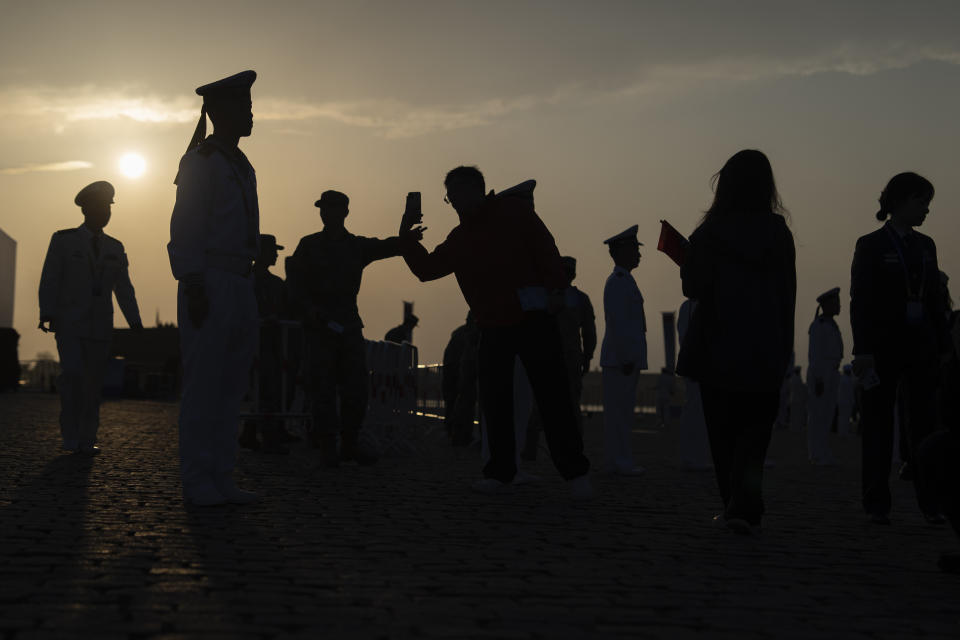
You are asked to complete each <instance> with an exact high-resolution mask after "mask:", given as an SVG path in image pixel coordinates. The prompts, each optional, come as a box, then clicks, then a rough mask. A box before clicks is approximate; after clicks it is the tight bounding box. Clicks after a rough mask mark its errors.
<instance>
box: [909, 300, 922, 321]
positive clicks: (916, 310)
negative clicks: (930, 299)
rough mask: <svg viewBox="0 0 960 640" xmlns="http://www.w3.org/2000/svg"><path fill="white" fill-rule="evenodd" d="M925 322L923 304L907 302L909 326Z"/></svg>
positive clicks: (917, 301) (914, 301)
mask: <svg viewBox="0 0 960 640" xmlns="http://www.w3.org/2000/svg"><path fill="white" fill-rule="evenodd" d="M921 322H923V303H922V302H920V301H919V300H907V324H911V325H916V324H920V323H921Z"/></svg>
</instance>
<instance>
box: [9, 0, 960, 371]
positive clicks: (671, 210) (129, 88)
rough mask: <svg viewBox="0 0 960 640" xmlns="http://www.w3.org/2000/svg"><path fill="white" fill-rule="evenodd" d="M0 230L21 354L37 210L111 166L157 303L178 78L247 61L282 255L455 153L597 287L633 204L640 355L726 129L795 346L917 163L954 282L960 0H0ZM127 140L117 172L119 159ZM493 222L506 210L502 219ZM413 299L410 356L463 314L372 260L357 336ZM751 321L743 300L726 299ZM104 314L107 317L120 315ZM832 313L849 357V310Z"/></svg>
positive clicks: (959, 198)
mask: <svg viewBox="0 0 960 640" xmlns="http://www.w3.org/2000/svg"><path fill="white" fill-rule="evenodd" d="M2 15H3V19H2V22H0V193H2V194H3V195H4V198H3V205H2V209H0V228H3V229H4V231H6V232H7V233H9V234H10V235H11V236H13V237H14V238H15V239H16V240H17V241H18V242H19V247H18V251H19V253H18V275H17V282H16V287H17V297H16V310H15V327H16V329H17V330H18V331H19V332H20V333H21V336H22V338H21V350H20V352H21V357H22V358H25V359H26V358H32V357H34V355H35V354H36V353H37V352H38V351H41V350H47V351H52V352H55V345H54V341H53V339H52V338H51V337H49V336H45V335H43V334H41V333H40V332H39V331H37V330H36V328H35V327H36V324H37V320H38V307H37V284H38V281H39V275H40V268H41V265H42V261H43V255H44V252H45V251H46V247H47V243H48V242H49V238H50V234H51V233H53V232H54V231H56V230H57V229H63V228H66V227H72V226H76V225H78V224H80V222H82V216H81V215H80V211H79V209H78V208H77V207H75V206H74V205H73V197H74V195H75V194H76V192H77V191H78V190H79V189H80V188H81V187H83V186H84V185H86V184H88V183H90V182H92V181H94V180H100V179H106V180H110V181H111V182H113V184H114V185H115V186H116V189H117V195H116V204H115V205H114V216H113V220H112V222H111V223H110V226H109V227H108V228H107V233H109V234H110V235H113V236H114V237H117V238H119V239H120V240H121V241H122V242H123V243H124V245H125V246H126V249H127V253H128V255H129V257H130V263H131V275H132V278H133V282H134V286H135V287H136V289H137V297H138V299H139V301H140V307H141V311H142V313H143V316H144V319H145V320H146V323H147V325H148V326H149V325H152V324H153V319H154V316H155V314H156V313H157V311H158V310H159V314H160V317H161V319H163V320H165V321H172V320H173V319H174V318H175V308H176V302H175V291H176V285H175V282H174V280H173V278H172V276H171V275H170V269H169V264H168V262H167V257H166V250H165V244H166V242H167V240H168V238H169V220H170V211H171V208H172V205H173V201H174V195H175V188H174V186H173V184H172V180H173V178H174V175H175V174H176V168H177V162H178V160H179V157H180V155H181V154H182V152H183V149H184V148H185V146H186V144H187V142H188V141H189V139H190V135H191V133H192V131H193V127H194V124H195V122H196V119H197V117H198V115H199V108H200V99H199V98H198V97H197V96H196V95H195V94H194V92H193V90H194V88H195V87H197V86H198V85H201V84H205V83H207V82H210V81H212V80H216V79H218V78H221V77H224V76H226V75H230V74H232V73H235V72H237V71H241V70H243V69H248V68H249V69H255V70H256V71H257V73H258V75H259V79H258V80H257V82H256V84H255V85H254V87H253V102H254V130H253V135H252V136H251V137H250V138H249V139H245V140H243V141H242V142H241V147H242V148H243V150H244V151H245V152H246V153H247V155H248V156H249V158H250V160H251V161H252V163H253V165H254V166H255V167H256V170H257V176H258V181H259V190H260V206H261V227H262V231H263V232H266V233H274V234H275V235H276V236H277V237H278V240H279V242H280V243H281V244H283V245H285V246H286V250H285V251H283V252H281V259H280V265H279V266H278V272H279V273H280V274H281V275H282V274H283V272H282V262H283V256H286V255H289V254H290V253H292V251H293V249H294V248H295V247H296V244H297V241H298V239H299V238H300V237H302V236H303V235H306V234H308V233H311V232H313V231H316V230H318V229H319V227H320V220H319V216H318V215H317V210H316V209H315V208H314V207H313V202H314V200H316V199H317V198H318V197H319V194H320V193H321V192H322V191H324V190H325V189H330V188H333V189H338V190H341V191H344V192H345V193H347V194H348V195H349V196H350V198H351V214H350V217H349V218H348V219H347V226H348V228H349V229H351V230H352V231H353V232H354V233H358V234H362V235H376V236H387V235H392V234H393V233H394V232H395V231H396V227H397V224H398V220H399V216H400V213H401V212H402V209H403V203H404V196H405V194H406V192H407V191H415V190H419V191H421V192H422V193H423V208H424V217H425V224H426V225H427V226H428V227H429V230H428V231H427V234H426V238H425V244H426V245H427V246H428V247H432V246H433V245H435V244H437V243H438V242H440V241H441V240H442V239H443V238H444V237H445V236H446V234H447V232H448V231H449V230H450V229H451V228H452V227H453V225H454V223H455V221H456V216H455V214H454V212H453V210H452V209H450V208H449V207H448V206H447V205H445V204H443V202H442V197H443V195H444V191H443V186H442V180H443V176H444V173H445V172H446V171H447V170H448V169H450V168H452V167H453V166H456V165H458V164H475V165H477V166H479V167H480V169H481V170H482V171H483V172H484V173H485V174H486V176H487V182H488V185H489V186H491V187H493V188H497V189H500V188H504V187H507V186H510V185H512V184H515V183H517V182H520V181H522V180H524V179H527V178H536V179H537V181H538V183H539V184H538V187H537V191H536V201H537V210H538V212H539V213H540V215H541V217H542V218H543V219H544V221H545V222H546V223H547V225H548V227H549V228H550V229H551V231H552V232H553V234H554V237H555V238H556V241H557V244H558V246H559V247H560V251H561V252H562V253H564V254H569V255H573V256H575V257H576V258H578V260H579V277H578V280H577V283H576V284H577V285H578V286H579V287H580V288H581V289H583V290H584V291H586V292H587V293H588V294H589V295H590V297H591V298H592V299H593V301H594V305H595V307H596V308H597V315H598V318H597V320H598V325H599V331H600V333H601V334H602V331H603V312H602V306H603V303H602V292H603V283H604V280H605V279H606V277H607V275H608V274H609V272H610V270H611V268H612V265H611V262H610V259H609V256H608V255H607V253H606V251H605V247H604V246H603V245H602V244H601V242H602V240H603V239H604V238H606V237H608V236H610V235H612V234H614V233H616V232H618V231H621V230H622V229H624V228H626V227H628V226H630V225H631V224H639V225H640V239H641V241H642V242H644V243H646V244H647V247H646V248H645V250H644V255H643V260H642V261H641V264H640V267H639V269H638V270H637V271H636V272H634V274H635V276H636V279H637V282H638V284H639V286H640V289H641V291H642V292H643V294H644V297H645V299H646V312H647V320H648V324H649V326H650V333H649V334H648V339H649V341H650V344H651V358H650V364H651V367H653V368H655V369H656V368H659V367H660V366H661V365H662V364H663V347H662V340H663V338H662V331H661V328H660V327H661V322H660V318H659V315H660V312H661V311H669V310H675V309H676V308H677V307H678V306H679V304H680V303H681V302H682V296H681V293H680V279H679V270H678V269H677V267H676V266H675V265H674V264H673V263H672V262H670V261H669V260H668V259H667V258H666V257H665V256H663V255H662V254H659V253H657V252H656V251H655V245H656V239H657V234H658V230H659V223H658V221H659V220H660V219H662V218H666V219H668V220H670V221H671V222H672V223H673V224H674V226H676V227H677V228H678V229H680V231H681V232H683V233H685V234H689V233H690V232H691V231H692V230H693V228H694V227H695V226H696V224H697V221H698V220H699V218H700V216H701V215H702V211H703V210H704V209H705V208H706V207H707V206H708V204H709V202H710V198H711V191H710V176H711V175H712V174H713V173H714V172H716V171H717V170H718V169H719V168H720V167H721V166H722V164H723V162H724V161H725V160H726V158H728V157H729V156H730V155H732V154H733V153H734V152H736V151H738V150H739V149H742V148H746V147H753V148H759V149H762V150H763V151H765V152H766V153H767V154H768V155H769V157H770V159H771V162H772V163H773V167H774V172H775V174H776V176H777V179H778V183H779V187H780V191H781V195H782V196H783V199H784V202H785V204H786V206H787V207H788V208H789V210H790V212H791V227H792V229H793V231H794V234H795V237H796V241H797V247H798V251H797V268H798V278H799V292H798V302H797V340H796V349H797V353H798V360H800V361H801V362H803V363H805V361H806V348H807V339H806V330H807V326H808V325H809V322H810V320H811V318H812V316H813V313H814V309H815V307H816V303H815V301H814V298H815V297H816V295H817V294H818V293H820V292H822V291H824V290H826V289H829V288H831V287H833V286H840V287H842V289H843V293H842V295H843V298H842V299H843V301H844V306H845V307H846V303H847V300H848V299H849V298H848V296H849V293H848V287H849V270H850V259H851V256H852V252H853V246H854V243H855V241H856V238H857V237H858V236H860V235H862V234H864V233H868V232H870V231H872V230H873V229H875V228H876V226H877V222H876V219H875V218H874V216H873V214H874V212H875V211H876V209H877V202H876V201H877V197H878V195H879V192H880V190H881V189H882V187H883V185H884V184H885V182H886V180H888V179H889V178H890V177H891V176H892V175H893V174H895V173H898V172H900V171H905V170H913V171H918V172H920V173H921V174H923V175H926V176H927V177H928V178H930V179H931V180H932V181H933V183H934V185H935V186H936V188H937V196H936V198H935V199H934V201H933V204H932V207H931V215H930V217H929V219H928V221H927V223H926V224H925V225H924V228H923V231H925V232H926V233H929V234H930V235H932V236H933V237H934V238H935V239H936V240H937V241H938V244H939V248H940V261H941V268H943V269H944V270H945V271H946V272H947V273H949V274H954V275H955V277H956V278H958V279H960V256H958V254H957V253H955V252H953V251H952V244H953V243H952V241H953V240H954V239H955V238H958V237H960V234H958V231H960V220H958V219H957V217H956V215H955V213H954V212H955V211H956V210H957V205H958V204H960V187H958V185H957V182H956V179H955V178H956V176H957V175H960V166H958V165H960V154H958V153H957V146H958V140H957V132H958V129H957V126H956V124H955V119H956V117H957V114H960V35H958V34H960V3H957V2H946V1H945V2H916V1H915V2H878V1H876V0H874V1H872V2H809V1H808V2H804V3H796V2H789V3H787V2H783V3H781V2H770V1H766V2H733V1H727V2H683V1H674V2H639V1H637V2H590V3H587V2H560V1H557V0H553V1H550V2H492V1H487V2H483V3H479V2H455V1H447V2H440V1H437V2H409V1H408V2H360V1H356V0H355V1H353V2H349V3H332V2H331V3H323V2H314V3H304V2H289V3H285V2H270V3H267V2H256V3H254V2H236V1H233V2H203V1H200V0H193V1H192V2H169V1H167V2H162V3H161V2H151V3H139V2H131V1H129V0H128V1H126V2H122V3H120V2H117V3H106V2H90V1H85V2H42V1H40V2H31V3H25V2H2ZM127 152H135V153H138V154H140V155H142V156H143V157H144V158H145V159H146V161H147V170H146V173H145V174H144V175H143V176H142V177H140V178H137V179H131V178H127V177H124V176H123V175H122V174H121V173H120V171H119V169H118V165H117V162H118V159H119V157H120V156H121V155H122V154H124V153H127ZM505 232H506V233H508V232H509V230H505ZM402 300H413V301H415V303H416V313H417V315H418V316H419V317H420V319H421V321H420V327H419V328H418V329H417V331H416V332H415V339H416V340H415V341H416V342H417V343H418V345H419V346H420V347H421V361H422V362H432V361H436V360H438V359H439V358H440V356H441V354H442V349H443V346H444V344H445V343H446V340H447V338H448V336H449V334H450V332H451V331H452V330H453V329H454V328H455V327H456V326H457V325H458V324H459V323H460V322H462V319H463V317H464V315H465V314H466V306H465V304H464V303H463V299H462V297H461V296H460V293H459V291H458V289H457V286H456V282H455V281H454V279H453V278H447V279H445V280H442V281H438V282H434V283H429V284H420V283H419V282H417V281H416V279H415V278H413V277H412V276H411V275H410V274H409V272H408V271H407V270H406V267H405V266H404V264H403V262H402V260H401V259H399V258H395V259H392V260H389V261H384V262H381V263H376V264H374V265H372V266H371V267H369V268H368V269H367V271H366V272H365V277H364V285H363V289H362V291H361V294H360V311H361V315H362V316H363V318H364V321H365V323H366V325H367V328H366V334H367V337H369V338H382V336H383V334H384V332H385V331H386V330H387V329H388V328H390V327H391V326H393V325H395V324H397V323H398V322H399V320H400V316H401V301H402ZM744 321H745V322H749V319H748V318H745V319H744ZM116 322H117V326H125V323H124V321H123V319H122V316H121V315H120V314H119V310H118V312H117V320H116ZM840 325H841V328H842V329H843V332H844V335H845V338H846V341H847V353H848V354H849V345H850V340H849V321H848V319H847V314H846V308H845V309H844V312H843V313H842V314H841V318H840Z"/></svg>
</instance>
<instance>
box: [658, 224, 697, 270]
mask: <svg viewBox="0 0 960 640" xmlns="http://www.w3.org/2000/svg"><path fill="white" fill-rule="evenodd" d="M688 246H690V241H689V240H687V239H686V238H684V237H683V234H681V233H680V232H679V231H677V230H676V229H674V228H673V227H672V226H671V225H670V223H669V222H667V221H666V220H661V221H660V240H658V241H657V251H662V252H664V253H665V254H667V257H669V258H670V259H671V260H673V261H674V262H676V263H677V265H678V266H681V267H682V266H683V261H684V260H685V259H686V257H687V247H688Z"/></svg>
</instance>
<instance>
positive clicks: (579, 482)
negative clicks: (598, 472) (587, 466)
mask: <svg viewBox="0 0 960 640" xmlns="http://www.w3.org/2000/svg"><path fill="white" fill-rule="evenodd" d="M593 496H594V493H593V485H592V484H590V475H589V474H586V473H585V474H583V475H582V476H579V477H576V478H574V479H573V480H571V481H570V497H572V498H573V499H574V500H576V501H578V502H579V501H583V502H586V501H588V500H593Z"/></svg>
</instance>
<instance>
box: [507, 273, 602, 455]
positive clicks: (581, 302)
mask: <svg viewBox="0 0 960 640" xmlns="http://www.w3.org/2000/svg"><path fill="white" fill-rule="evenodd" d="M560 260H561V262H562V263H563V272H564V275H565V276H566V278H567V286H566V288H564V290H563V309H561V310H560V312H559V313H557V326H558V327H559V329H560V339H561V341H562V342H563V361H564V363H566V370H567V381H568V383H569V385H570V395H571V396H572V398H573V406H574V409H575V410H576V412H577V425H578V426H579V428H580V433H583V415H582V413H581V411H580V398H581V396H582V395H583V376H585V375H587V372H588V371H590V362H591V361H592V360H593V352H594V351H595V350H596V348H597V319H596V315H595V314H594V312H593V304H592V303H591V302H590V296H588V295H587V294H586V293H584V292H583V291H581V290H580V289H578V288H577V287H575V286H574V285H573V281H574V280H575V279H576V277H577V259H576V258H574V257H572V256H563V257H562V258H560ZM542 430H543V420H542V418H541V414H540V409H539V408H538V407H537V404H536V403H533V411H532V414H531V416H530V422H529V424H528V426H527V437H526V441H525V444H524V450H523V452H522V454H521V456H520V457H521V459H524V460H535V459H536V457H537V449H538V447H539V442H540V432H541V431H542Z"/></svg>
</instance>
